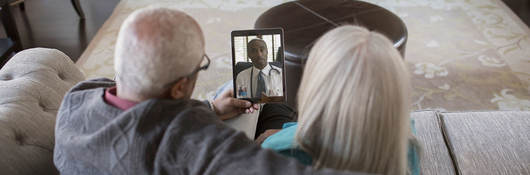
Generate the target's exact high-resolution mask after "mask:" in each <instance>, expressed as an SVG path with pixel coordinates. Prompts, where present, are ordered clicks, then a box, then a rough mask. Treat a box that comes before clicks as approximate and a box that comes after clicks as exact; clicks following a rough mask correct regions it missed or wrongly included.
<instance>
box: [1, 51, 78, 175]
mask: <svg viewBox="0 0 530 175" xmlns="http://www.w3.org/2000/svg"><path fill="white" fill-rule="evenodd" d="M82 80H84V76H83V74H82V73H81V72H80V71H79V69H77V68H76V66H75V65H74V63H73V62H72V60H71V59H70V58H69V57H68V56H66V55H65V54H64V53H62V52H60V51H58V50H55V49H44V48H35V49H28V50H24V51H22V52H19V53H18V54H16V55H15V56H14V57H13V58H11V59H10V60H9V61H8V62H7V63H6V64H5V65H4V67H3V68H2V69H1V70H0V174H6V175H7V174H9V175H17V174H28V175H30V174H57V170H56V169H55V167H54V166H53V147H54V128H55V116H56V114H57V110H58V108H59V106H60V104H61V101H62V98H63V96H64V94H65V93H66V92H67V91H68V90H69V89H70V88H71V87H72V86H73V85H75V84H76V83H77V82H79V81H82Z"/></svg>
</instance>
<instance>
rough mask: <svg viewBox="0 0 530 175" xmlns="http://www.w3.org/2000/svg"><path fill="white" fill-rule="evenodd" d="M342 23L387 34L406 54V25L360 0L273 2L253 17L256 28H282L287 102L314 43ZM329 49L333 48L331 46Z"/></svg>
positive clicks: (293, 99) (292, 101)
mask: <svg viewBox="0 0 530 175" xmlns="http://www.w3.org/2000/svg"><path fill="white" fill-rule="evenodd" d="M341 24H355V25H360V26H364V27H366V28H368V29H369V30H373V31H377V32H379V33H382V34H384V35H385V36H387V37H388V38H389V39H390V40H391V41H392V42H393V43H394V47H396V48H397V49H398V50H399V51H400V53H401V55H402V56H404V55H405V45H406V43H407V28H406V26H405V23H403V21H402V20H401V19H400V18H399V17H398V16H396V15H394V14H393V13H392V12H390V11H388V10H386V9H384V8H382V7H379V6H377V5H374V4H370V3H367V2H363V1H352V0H326V1H321V0H302V1H293V2H287V3H284V4H280V5H278V6H275V7H273V8H271V9H269V10H267V11H265V12H264V13H263V14H261V15H260V16H259V17H258V19H257V20H256V22H255V24H254V27H255V28H278V27H280V28H283V29H284V33H285V36H284V39H285V40H284V43H285V48H284V52H285V63H284V64H285V74H286V88H287V89H286V97H287V104H288V105H289V106H291V107H293V108H295V104H296V93H297V91H298V87H299V85H300V80H301V78H302V71H303V67H304V63H305V61H306V59H307V55H308V54H309V50H310V49H311V47H312V45H313V43H314V42H315V41H316V40H317V39H318V38H319V37H320V36H322V35H323V34H324V33H325V32H327V31H328V30H331V29H333V28H335V27H337V26H339V25H341ZM330 49H332V48H330Z"/></svg>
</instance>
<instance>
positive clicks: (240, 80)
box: [235, 64, 283, 98]
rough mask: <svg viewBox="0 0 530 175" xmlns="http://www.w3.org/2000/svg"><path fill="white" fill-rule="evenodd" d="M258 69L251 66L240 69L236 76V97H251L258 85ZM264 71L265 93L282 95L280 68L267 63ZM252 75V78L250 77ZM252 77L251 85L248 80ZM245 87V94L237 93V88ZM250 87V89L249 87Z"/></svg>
mask: <svg viewBox="0 0 530 175" xmlns="http://www.w3.org/2000/svg"><path fill="white" fill-rule="evenodd" d="M259 71H260V70H259V69H258V68H256V67H254V66H252V67H250V68H248V69H245V70H243V71H241V72H240V73H239V74H238V75H237V77H236V86H237V87H236V88H235V89H236V93H237V97H238V98H252V97H254V93H255V92H256V90H257V87H258V75H259ZM263 73H265V76H264V81H265V94H266V95H267V96H283V81H282V76H283V74H282V69H281V68H279V67H276V66H273V65H270V64H268V65H267V66H265V68H263ZM251 76H252V78H251ZM251 79H252V81H253V82H252V85H251V84H250V81H251ZM240 87H241V88H242V89H246V90H247V91H246V96H242V95H241V94H239V88H240ZM251 88H252V89H251Z"/></svg>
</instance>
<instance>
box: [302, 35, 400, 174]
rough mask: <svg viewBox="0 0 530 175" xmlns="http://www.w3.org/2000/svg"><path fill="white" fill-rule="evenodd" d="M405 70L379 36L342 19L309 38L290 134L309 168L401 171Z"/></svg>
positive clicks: (389, 42)
mask: <svg viewBox="0 0 530 175" xmlns="http://www.w3.org/2000/svg"><path fill="white" fill-rule="evenodd" d="M408 93H409V76H408V73H407V68H406V65H405V63H404V61H403V60H402V57H401V56H400V54H399V52H398V51H397V50H396V49H395V48H394V47H393V46H392V43H391V41H390V40H389V39H387V38H386V37H385V36H383V35H381V34H379V33H376V32H370V31H368V30H367V29H365V28H362V27H357V26H352V25H345V26H341V27H337V28H335V29H333V30H331V31H329V32H327V33H326V34H325V35H323V36H322V37H321V38H320V39H319V40H318V41H317V42H316V43H315V45H314V46H313V48H312V49H311V51H310V53H309V58H308V62H307V64H306V66H305V70H304V76H303V78H302V82H301V85H300V91H299V93H298V111H299V119H298V122H299V126H298V129H297V132H296V141H297V143H298V144H299V145H300V147H301V148H302V149H303V150H304V151H306V152H307V153H309V154H310V155H311V156H312V157H313V165H314V166H315V167H316V168H323V167H325V168H334V169H338V170H349V171H361V172H369V173H380V174H398V175H399V174H406V173H407V172H408V171H407V170H408V168H407V143H408V142H407V138H408V136H409V135H408V133H410V123H409V117H408V115H409V111H408V108H409V101H408V97H409V96H408Z"/></svg>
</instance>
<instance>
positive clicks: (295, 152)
mask: <svg viewBox="0 0 530 175" xmlns="http://www.w3.org/2000/svg"><path fill="white" fill-rule="evenodd" d="M297 125H298V124H297V123H296V122H289V123H285V124H283V129H282V130H281V131H279V132H277V133H275V134H273V135H271V136H269V137H268V138H267V139H265V141H264V142H263V143H262V144H261V147H263V148H268V149H272V150H274V151H276V152H278V153H280V154H282V155H284V156H288V157H294V158H296V159H298V161H300V163H302V164H305V165H311V163H312V161H313V159H312V158H311V156H309V154H307V153H305V152H304V151H302V150H301V149H299V148H298V146H297V145H296V142H295V139H294V135H295V133H296V127H297ZM411 128H412V132H413V133H414V134H416V127H414V120H411ZM407 157H408V166H409V169H410V172H411V174H412V175H419V174H420V165H419V155H418V148H417V147H416V146H415V145H413V144H411V143H409V150H408V153H407Z"/></svg>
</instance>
